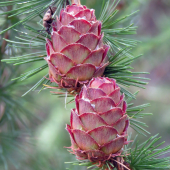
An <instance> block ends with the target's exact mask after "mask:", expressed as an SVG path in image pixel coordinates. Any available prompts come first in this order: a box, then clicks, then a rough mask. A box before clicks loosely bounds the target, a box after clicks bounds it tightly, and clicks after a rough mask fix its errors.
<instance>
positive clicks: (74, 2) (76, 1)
mask: <svg viewBox="0 0 170 170" xmlns="http://www.w3.org/2000/svg"><path fill="white" fill-rule="evenodd" d="M71 3H72V4H77V5H81V2H80V0H71Z"/></svg>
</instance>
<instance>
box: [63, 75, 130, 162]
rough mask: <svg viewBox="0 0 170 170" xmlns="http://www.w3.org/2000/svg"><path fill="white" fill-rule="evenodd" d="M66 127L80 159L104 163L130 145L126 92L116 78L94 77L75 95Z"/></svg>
mask: <svg viewBox="0 0 170 170" xmlns="http://www.w3.org/2000/svg"><path fill="white" fill-rule="evenodd" d="M75 102H76V109H73V110H72V111H71V118H70V124H71V125H67V127H66V129H67V131H68V132H69V134H70V138H71V143H72V145H71V150H72V152H73V153H74V154H75V155H76V156H77V158H78V159H89V160H90V161H91V162H96V163H99V164H104V162H105V161H106V160H109V159H111V158H114V157H115V156H119V155H120V154H121V152H122V148H123V146H124V145H125V144H127V137H126V136H127V128H128V125H129V120H128V118H127V114H126V102H125V101H124V95H121V93H120V87H118V86H117V85H116V82H115V80H114V79H109V78H99V77H98V78H93V79H92V80H91V81H90V82H89V84H88V85H87V86H85V85H84V86H83V88H82V90H81V92H80V94H79V95H77V96H76V99H75Z"/></svg>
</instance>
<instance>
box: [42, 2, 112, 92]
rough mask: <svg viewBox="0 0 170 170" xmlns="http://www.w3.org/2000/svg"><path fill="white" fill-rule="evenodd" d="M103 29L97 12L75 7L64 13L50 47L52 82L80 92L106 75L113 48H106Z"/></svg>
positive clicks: (57, 23) (48, 45) (55, 26)
mask: <svg viewBox="0 0 170 170" xmlns="http://www.w3.org/2000/svg"><path fill="white" fill-rule="evenodd" d="M101 26H102V24H101V22H100V21H98V20H96V17H95V14H94V10H93V9H88V8H87V7H86V6H82V5H80V4H72V5H70V6H69V5H68V6H66V8H65V9H62V10H61V12H60V16H59V18H58V17H57V19H56V22H53V25H52V28H53V32H52V35H51V40H49V39H47V43H46V51H47V57H46V58H45V60H46V61H47V63H48V66H49V78H50V81H51V82H55V83H57V84H58V86H59V88H66V89H67V90H68V91H73V90H74V91H77V92H79V91H80V90H81V87H82V86H83V85H84V84H88V82H89V81H90V80H91V79H92V78H93V77H99V76H102V75H103V73H104V70H105V68H106V66H107V65H108V57H107V52H108V50H109V46H108V45H104V44H103V34H102V33H101Z"/></svg>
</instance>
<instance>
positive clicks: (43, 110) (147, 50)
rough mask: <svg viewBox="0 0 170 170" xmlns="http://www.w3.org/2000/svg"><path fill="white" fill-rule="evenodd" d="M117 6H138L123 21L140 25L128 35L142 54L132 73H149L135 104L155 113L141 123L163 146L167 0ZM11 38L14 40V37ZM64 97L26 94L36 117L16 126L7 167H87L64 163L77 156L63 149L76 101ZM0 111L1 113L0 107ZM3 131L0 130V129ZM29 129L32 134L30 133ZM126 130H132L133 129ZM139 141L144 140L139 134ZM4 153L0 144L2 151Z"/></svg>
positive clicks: (167, 137)
mask: <svg viewBox="0 0 170 170" xmlns="http://www.w3.org/2000/svg"><path fill="white" fill-rule="evenodd" d="M81 2H82V4H85V5H87V7H88V8H93V9H95V10H96V15H97V16H98V15H99V12H100V8H101V3H102V0H90V1H89V0H88V1H87V0H81ZM118 8H119V9H120V13H119V14H118V15H117V17H119V16H120V15H125V14H129V13H131V12H134V11H136V10H138V9H139V10H140V11H139V12H138V13H137V14H135V15H134V16H132V17H131V18H130V19H128V20H127V23H129V22H130V23H134V24H135V25H137V26H138V31H137V35H135V36H134V35H130V36H128V37H129V38H134V39H137V40H140V41H141V43H139V44H138V46H137V47H135V48H134V49H133V53H134V54H135V56H137V55H139V54H143V57H141V58H140V59H138V60H136V62H135V63H133V67H134V68H135V71H144V72H150V74H149V75H145V77H148V78H150V79H151V80H150V81H149V84H148V85H147V86H146V89H144V90H143V89H140V92H139V94H138V96H137V100H136V101H135V104H143V103H151V107H149V108H147V109H146V112H147V113H153V116H149V117H145V120H144V122H146V123H147V125H148V126H149V128H147V130H148V131H150V132H151V134H152V135H155V134H157V133H159V134H160V136H162V139H161V141H166V142H165V144H164V146H167V145H169V144H170V74H169V72H170V20H169V18H170V1H168V0H133V1H132V0H122V1H121V3H120V4H119V6H118ZM1 22H2V21H1ZM122 26H123V23H122ZM120 27H121V25H120ZM11 37H12V38H14V36H13V35H11ZM1 38H2V37H1ZM0 41H2V39H1V40H0ZM1 46H2V43H1ZM15 52H17V51H15ZM4 55H6V56H5V57H6V58H8V57H9V56H8V55H7V54H4ZM32 65H36V63H33V64H32ZM32 65H31V64H30V65H24V66H21V67H19V68H18V71H19V72H22V71H24V72H25V70H29V69H30V67H31V66H32ZM7 67H11V66H7ZM42 75H44V74H42ZM36 78H37V77H34V78H31V79H30V80H27V81H26V82H25V83H24V84H23V85H22V88H20V89H19V88H17V89H15V92H16V93H17V94H18V96H20V95H21V94H23V93H24V92H25V91H27V90H28V89H29V88H30V87H31V86H32V85H33V84H34V83H35V80H36ZM30 82H32V83H30ZM27 83H28V84H27ZM130 90H131V91H133V92H135V91H137V90H139V89H137V88H134V87H131V89H130ZM24 98H25V97H24ZM24 98H23V99H24ZM65 100H66V99H65V98H57V97H56V96H55V95H51V94H50V93H49V90H43V91H42V92H41V93H36V92H31V93H30V94H29V102H26V103H24V104H23V106H24V107H25V108H26V109H28V110H29V112H30V113H31V114H33V115H34V116H36V117H38V118H34V117H31V118H30V119H28V120H26V122H27V123H26V124H27V126H28V127H29V128H30V129H31V130H28V129H29V128H25V127H23V126H22V125H21V126H20V129H21V132H22V134H21V137H20V138H18V137H17V138H14V140H15V141H16V142H17V144H18V145H19V148H20V149H15V148H13V149H11V150H10V148H9V149H8V152H7V153H8V154H10V156H11V159H14V160H15V163H14V164H15V166H14V165H13V164H12V163H9V164H8V166H9V170H16V169H19V170H64V169H66V168H70V169H72V170H85V168H84V167H82V168H81V167H76V166H75V167H73V166H70V165H69V164H65V163H64V162H70V161H74V160H75V157H74V156H72V155H70V154H69V153H68V152H67V148H64V146H66V147H69V146H70V139H69V135H68V133H67V131H66V130H65V125H66V124H67V123H68V124H69V116H70V110H71V108H73V107H74V103H71V104H68V105H66V104H65V103H66V101H65ZM69 100H70V99H67V101H69ZM0 111H1V114H0V115H2V114H3V113H2V109H0ZM30 120H31V121H30ZM3 129H4V128H3ZM3 129H0V132H2V131H3ZM28 131H29V132H30V133H31V134H32V135H33V136H32V135H29V136H28V135H27V132H28ZM130 131H132V132H133V134H134V135H135V134H136V132H134V131H133V130H130ZM34 137H35V138H34ZM139 139H140V140H141V141H143V140H146V139H147V138H146V137H144V136H140V137H139ZM0 142H1V141H0ZM2 151H3V150H2V149H1V148H0V152H2ZM2 160H3V159H2ZM4 164H5V162H4V161H0V169H1V170H5V168H4Z"/></svg>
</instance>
